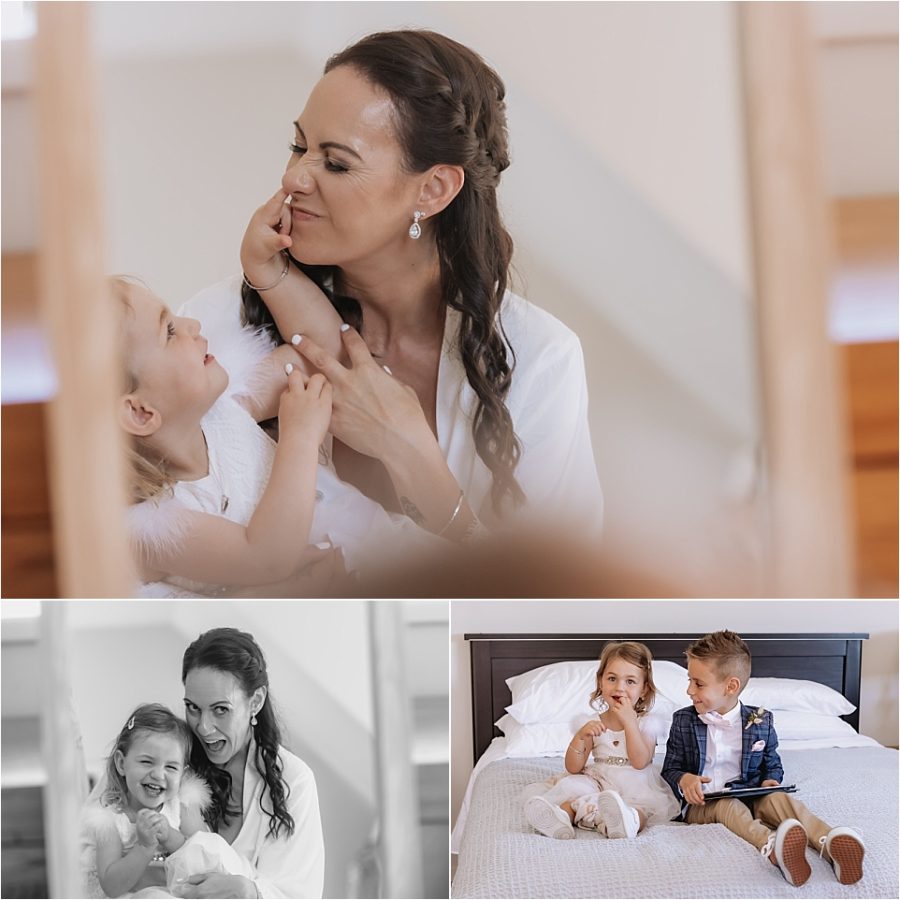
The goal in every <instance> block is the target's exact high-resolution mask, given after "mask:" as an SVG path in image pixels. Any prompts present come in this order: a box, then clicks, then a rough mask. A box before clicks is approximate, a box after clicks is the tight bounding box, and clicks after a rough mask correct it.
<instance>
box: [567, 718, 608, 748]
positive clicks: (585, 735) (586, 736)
mask: <svg viewBox="0 0 900 900" xmlns="http://www.w3.org/2000/svg"><path fill="white" fill-rule="evenodd" d="M604 731H606V726H605V725H604V724H603V723H602V722H601V721H600V720H599V719H591V720H590V722H585V724H584V725H582V726H581V728H580V729H579V731H578V734H576V735H575V738H573V740H577V739H581V740H583V741H584V742H585V744H587V745H588V746H589V747H591V746H593V744H594V738H595V737H600V735H601V734H603V732H604Z"/></svg>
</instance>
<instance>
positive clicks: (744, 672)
mask: <svg viewBox="0 0 900 900" xmlns="http://www.w3.org/2000/svg"><path fill="white" fill-rule="evenodd" d="M684 655H685V656H686V657H688V659H696V660H699V661H700V662H703V663H706V664H707V665H709V666H711V667H712V669H713V671H714V672H715V673H716V675H717V676H718V677H719V679H720V680H722V681H724V680H726V679H728V678H737V680H738V681H740V683H741V690H743V689H744V688H745V687H746V686H747V681H748V679H749V678H750V661H751V657H750V648H749V647H748V646H747V644H746V643H745V641H744V639H743V638H742V637H741V636H740V635H739V634H735V633H734V632H733V631H715V632H713V633H712V634H707V635H704V636H703V637H702V638H699V639H698V640H696V641H694V643H693V644H691V646H690V647H688V648H687V650H685V651H684Z"/></svg>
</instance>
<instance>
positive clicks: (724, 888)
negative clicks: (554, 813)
mask: <svg viewBox="0 0 900 900" xmlns="http://www.w3.org/2000/svg"><path fill="white" fill-rule="evenodd" d="M781 751H782V752H781V756H782V761H783V762H784V767H785V779H786V781H788V782H794V783H796V784H797V786H798V788H799V790H798V793H797V795H796V796H797V797H798V798H799V799H802V800H803V802H804V803H806V805H807V806H809V807H810V809H811V810H812V811H813V812H815V813H816V814H817V815H818V816H820V817H821V818H822V819H824V820H825V821H826V822H828V823H829V824H831V825H850V826H852V827H854V828H856V829H857V830H858V831H860V832H861V833H862V835H863V838H864V841H865V845H866V856H865V865H864V870H865V874H864V876H863V879H862V881H861V882H859V883H858V884H855V885H847V886H845V885H841V884H839V883H838V881H837V879H836V878H835V877H834V874H833V872H832V870H831V866H830V865H829V864H828V863H827V862H825V861H824V860H822V859H820V858H819V857H818V855H816V854H814V853H813V851H812V850H809V851H808V852H807V855H808V858H809V861H810V865H811V866H812V876H811V877H810V879H809V881H808V882H807V883H806V884H805V885H803V886H802V887H800V888H793V887H791V886H790V885H788V883H787V882H786V881H785V880H784V879H783V878H782V876H781V874H780V872H779V871H778V870H777V869H776V868H775V867H774V866H773V865H772V864H771V863H770V862H768V861H767V860H765V859H763V858H762V857H761V856H760V855H759V853H758V852H757V851H756V850H755V849H754V848H753V847H751V846H750V845H749V844H747V843H746V842H744V841H742V840H741V839H740V838H738V837H736V836H735V835H733V834H731V833H730V832H728V831H727V829H725V827H724V826H722V825H683V824H678V823H672V824H671V825H664V826H657V827H654V828H650V829H648V830H647V831H645V832H642V833H641V834H640V835H639V836H638V838H637V839H636V840H634V841H609V840H606V839H604V838H601V837H599V836H598V835H596V834H593V833H590V832H581V831H578V832H577V838H576V840H573V841H555V840H552V839H551V838H546V837H544V836H543V835H540V834H537V833H536V832H535V831H534V830H533V829H532V828H531V827H530V826H529V825H528V823H527V822H526V821H525V817H524V815H523V812H522V802H521V794H522V789H523V788H524V787H525V786H526V785H527V784H529V783H531V782H534V781H540V780H542V779H544V778H546V777H547V776H549V775H551V774H553V773H555V772H558V771H560V770H561V768H562V760H560V759H518V760H517V759H502V760H498V761H494V762H486V763H485V765H484V767H483V770H482V771H481V774H480V775H479V777H478V778H477V779H475V781H474V783H473V786H472V791H471V802H470V804H469V805H468V809H467V820H466V825H465V831H464V832H463V834H462V836H461V841H460V847H459V851H460V852H459V866H458V869H457V872H456V876H455V878H454V880H453V891H452V896H453V897H454V898H466V897H521V898H525V897H598V898H599V897H617V898H644V897H647V898H663V897H683V898H689V897H720V898H762V897H791V898H794V897H797V898H803V897H806V898H825V897H848V898H850V897H853V898H855V897H879V898H895V897H897V896H898V861H897V847H898V811H897V787H898V785H897V771H898V770H897V762H898V756H897V752H896V751H894V750H888V749H886V748H884V747H855V748H851V749H819V750H802V751H798V750H789V749H787V748H784V747H783V748H781ZM713 837H715V840H713V839H712V838H713Z"/></svg>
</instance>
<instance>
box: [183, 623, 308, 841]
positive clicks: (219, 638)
mask: <svg viewBox="0 0 900 900" xmlns="http://www.w3.org/2000/svg"><path fill="white" fill-rule="evenodd" d="M194 669H214V670H216V671H217V672H225V673H227V674H229V675H233V676H234V678H235V679H236V680H237V682H238V684H239V685H240V686H241V689H242V690H243V692H244V694H245V695H246V696H247V697H250V696H252V694H253V692H254V691H255V690H257V689H258V688H261V687H265V688H266V691H267V694H266V701H265V703H264V704H263V706H262V709H260V710H259V712H257V713H256V726H255V728H254V729H253V731H254V736H255V738H256V754H255V757H254V759H253V762H254V765H255V766H256V770H257V771H258V772H259V774H260V775H261V776H262V777H263V778H264V779H265V782H266V786H267V788H268V795H269V797H270V798H271V799H270V802H271V804H272V809H271V810H269V809H266V808H265V806H263V801H264V800H265V798H266V791H265V790H264V791H263V793H262V796H261V797H260V799H259V808H260V809H261V810H262V812H264V813H265V814H266V815H267V816H268V817H269V830H268V833H267V836H268V837H272V838H277V837H278V836H279V834H280V833H281V830H282V828H283V829H284V830H285V831H286V832H287V834H289V835H290V834H293V833H294V819H293V818H292V816H291V814H290V813H289V812H288V810H287V798H288V796H289V794H290V787H289V786H288V784H287V783H286V782H285V780H284V778H283V777H282V765H281V760H280V759H279V758H278V748H279V745H280V744H281V730H280V729H279V727H278V721H277V720H276V718H275V712H274V708H273V704H272V695H271V693H269V692H268V687H269V675H268V672H267V670H266V660H265V657H264V656H263V652H262V650H260V648H259V645H258V644H257V643H256V641H255V640H254V639H253V635H251V634H247V632H245V631H238V630H237V629H236V628H213V629H212V630H211V631H207V632H204V633H203V634H201V635H200V637H198V638H197V640H195V641H194V642H193V643H192V644H191V645H190V646H189V647H188V648H187V650H185V651H184V659H183V660H182V664H181V682H182V684H184V682H185V681H186V680H187V676H188V673H189V672H191V671H193V670H194ZM192 737H193V735H192ZM191 766H192V768H193V769H194V770H195V771H196V772H198V773H199V774H200V775H202V776H203V777H204V778H205V779H206V781H207V783H208V784H209V785H210V788H211V789H212V794H213V802H212V805H211V807H210V810H209V813H208V815H207V822H208V824H209V826H210V828H211V829H212V830H213V831H217V830H218V825H219V823H220V822H222V823H223V824H225V825H227V824H228V821H229V817H230V816H234V815H240V813H241V810H240V809H235V808H234V807H232V806H229V803H228V800H229V797H230V795H231V775H230V774H229V773H228V772H227V771H226V770H225V769H222V768H219V766H216V765H214V764H213V763H211V762H210V761H209V757H207V755H206V751H205V750H204V749H203V746H202V745H201V742H200V741H199V740H196V739H194V740H193V748H192V751H191Z"/></svg>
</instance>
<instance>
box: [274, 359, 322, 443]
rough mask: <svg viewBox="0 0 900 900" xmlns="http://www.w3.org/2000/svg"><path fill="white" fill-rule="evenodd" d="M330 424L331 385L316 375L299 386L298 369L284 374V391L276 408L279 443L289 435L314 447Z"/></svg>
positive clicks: (299, 376) (300, 377)
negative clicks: (307, 441)
mask: <svg viewBox="0 0 900 900" xmlns="http://www.w3.org/2000/svg"><path fill="white" fill-rule="evenodd" d="M330 424H331V385H330V384H329V382H327V381H326V380H325V376H324V375H322V374H321V373H318V372H317V373H316V374H315V375H313V376H312V378H310V379H309V381H308V382H307V384H306V386H305V387H304V384H303V374H302V373H301V372H300V370H299V369H296V368H295V369H293V371H291V372H289V373H288V386H287V390H286V391H285V392H284V393H283V394H282V395H281V403H280V404H279V407H278V429H279V440H283V439H284V438H285V437H287V436H289V435H291V436H294V437H302V438H304V439H306V440H310V441H313V442H314V443H315V445H316V446H317V447H318V446H319V444H321V443H322V441H323V440H325V435H326V434H327V432H328V426H329V425H330Z"/></svg>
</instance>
